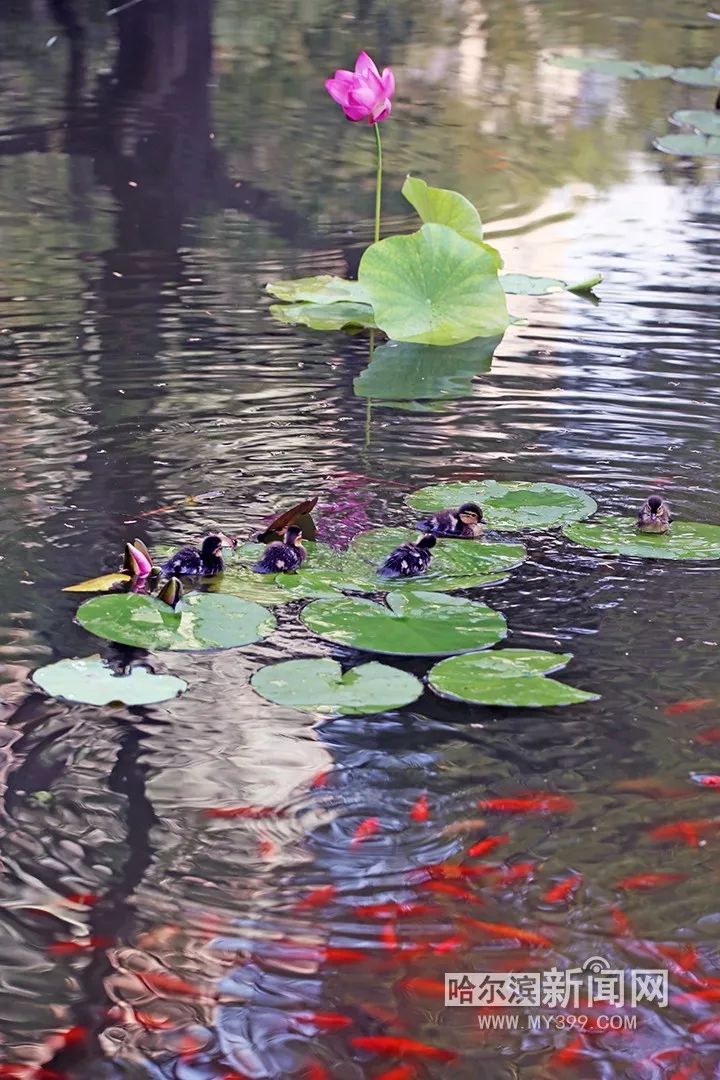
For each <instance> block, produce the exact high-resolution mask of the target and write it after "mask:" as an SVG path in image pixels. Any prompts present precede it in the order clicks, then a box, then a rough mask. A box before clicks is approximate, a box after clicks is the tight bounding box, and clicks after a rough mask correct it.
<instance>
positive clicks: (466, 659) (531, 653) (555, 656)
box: [428, 649, 598, 708]
mask: <svg viewBox="0 0 720 1080" xmlns="http://www.w3.org/2000/svg"><path fill="white" fill-rule="evenodd" d="M571 659H572V654H571V653H550V652H543V651H540V650H536V649H507V650H502V651H500V652H490V653H466V654H465V656H452V657H450V659H448V660H442V661H441V662H440V663H439V664H436V665H435V667H434V668H432V670H431V671H430V674H429V675H428V685H429V687H430V689H431V690H433V691H434V692H435V693H436V694H438V695H439V696H440V697H444V698H450V699H451V700H453V701H467V702H471V703H473V704H476V705H504V706H516V707H519V708H542V707H545V706H553V705H574V704H576V703H578V702H581V701H593V700H596V699H597V696H598V695H597V694H588V693H586V691H584V690H578V689H577V688H576V687H574V686H567V685H566V684H565V683H560V682H557V681H556V680H555V679H548V678H545V675H546V674H547V672H549V671H557V670H559V669H560V668H563V667H565V665H566V664H567V663H568V662H569V661H570V660H571Z"/></svg>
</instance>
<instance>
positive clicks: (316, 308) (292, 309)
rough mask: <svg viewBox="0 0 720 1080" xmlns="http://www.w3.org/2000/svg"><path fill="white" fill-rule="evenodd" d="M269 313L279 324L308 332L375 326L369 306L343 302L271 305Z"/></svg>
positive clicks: (360, 328) (362, 328)
mask: <svg viewBox="0 0 720 1080" xmlns="http://www.w3.org/2000/svg"><path fill="white" fill-rule="evenodd" d="M270 312H271V314H272V315H274V316H275V318H276V319H279V320H280V322H284V323H288V324H289V325H290V326H307V327H309V328H310V330H348V329H350V330H352V329H358V330H365V329H368V328H372V327H374V326H375V325H376V323H375V319H374V317H373V309H372V308H371V307H370V305H369V304H359V303H354V302H349V301H347V302H346V301H344V300H343V301H339V302H338V303H335V304H271V305H270Z"/></svg>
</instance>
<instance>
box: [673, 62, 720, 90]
mask: <svg viewBox="0 0 720 1080" xmlns="http://www.w3.org/2000/svg"><path fill="white" fill-rule="evenodd" d="M672 80H673V82H679V83H685V85H686V86H718V85H720V67H717V66H715V65H714V64H711V65H710V67H705V68H700V67H682V68H673V72H672Z"/></svg>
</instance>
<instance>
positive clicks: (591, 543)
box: [563, 517, 720, 559]
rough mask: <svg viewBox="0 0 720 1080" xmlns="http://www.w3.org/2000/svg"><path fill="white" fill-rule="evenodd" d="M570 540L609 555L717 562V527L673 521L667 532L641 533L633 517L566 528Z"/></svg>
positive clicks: (719, 536)
mask: <svg viewBox="0 0 720 1080" xmlns="http://www.w3.org/2000/svg"><path fill="white" fill-rule="evenodd" d="M563 532H564V533H565V535H566V536H567V537H568V539H569V540H574V541H575V543H576V544H582V545H583V546H584V547H589V548H594V549H595V550H596V551H605V552H607V553H608V554H612V555H638V556H642V557H644V558H647V559H720V525H706V524H705V523H704V522H702V521H674V522H673V523H672V525H671V526H670V528H669V530H668V532H666V533H662V534H652V533H640V532H638V530H637V526H636V522H635V518H630V517H602V518H598V519H596V520H595V521H583V522H577V524H574V525H568V526H567V528H565V529H563Z"/></svg>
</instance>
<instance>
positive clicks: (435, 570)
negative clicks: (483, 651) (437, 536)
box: [350, 528, 527, 592]
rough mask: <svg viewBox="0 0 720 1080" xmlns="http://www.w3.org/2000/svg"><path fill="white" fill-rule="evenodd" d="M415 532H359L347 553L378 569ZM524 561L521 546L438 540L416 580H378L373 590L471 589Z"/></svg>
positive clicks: (397, 530) (412, 537)
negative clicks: (429, 558) (428, 561)
mask: <svg viewBox="0 0 720 1080" xmlns="http://www.w3.org/2000/svg"><path fill="white" fill-rule="evenodd" d="M417 536H418V530H417V529H412V530H410V529H390V528H381V529H370V530H369V531H368V532H364V533H360V535H359V536H356V537H355V539H354V540H353V541H352V543H351V544H350V551H351V552H352V553H353V554H354V555H357V556H360V558H362V559H365V560H367V561H368V563H370V564H372V567H373V568H376V567H378V566H380V564H381V563H382V562H383V561H384V560H385V558H386V557H387V556H388V555H389V554H390V552H391V551H393V550H394V548H396V547H398V546H399V545H400V544H404V543H407V541H408V540H416V539H417ZM526 558H527V551H526V550H525V548H524V547H523V545H522V544H491V543H486V542H485V541H478V540H442V539H441V540H438V543H437V545H436V547H435V548H434V549H433V552H432V559H431V561H430V566H429V567H428V569H427V570H426V571H425V573H424V574H422V575H421V576H418V577H416V578H381V577H380V576H379V575H373V579H374V580H376V581H377V584H376V586H375V591H379V590H381V589H383V590H384V589H397V588H402V589H406V590H408V589H409V590H410V591H416V590H417V589H418V588H419V589H422V590H424V591H427V590H432V591H435V590H441V591H443V592H448V591H450V590H452V589H470V588H473V587H474V586H475V585H476V584H477V585H484V584H487V582H488V580H490V581H496V580H497V575H498V574H501V575H502V574H506V573H507V571H509V570H512V569H513V567H515V566H519V565H520V563H522V562H523V561H524V560H525V559H526ZM487 575H491V576H490V578H489V579H488V576H487Z"/></svg>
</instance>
